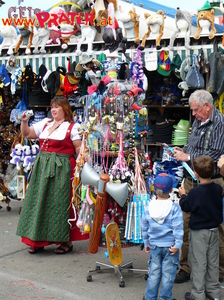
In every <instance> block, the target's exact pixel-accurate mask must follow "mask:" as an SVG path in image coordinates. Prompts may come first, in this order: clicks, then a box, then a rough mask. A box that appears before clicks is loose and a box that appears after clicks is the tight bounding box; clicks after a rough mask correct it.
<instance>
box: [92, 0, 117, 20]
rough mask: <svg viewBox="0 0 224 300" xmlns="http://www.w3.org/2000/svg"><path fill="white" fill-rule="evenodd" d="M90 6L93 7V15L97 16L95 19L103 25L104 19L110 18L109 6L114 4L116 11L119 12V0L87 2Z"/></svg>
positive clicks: (93, 0)
mask: <svg viewBox="0 0 224 300" xmlns="http://www.w3.org/2000/svg"><path fill="white" fill-rule="evenodd" d="M87 2H88V6H91V7H92V10H91V11H90V13H91V14H94V15H95V19H96V22H97V23H99V24H100V23H101V21H102V18H105V19H107V17H108V11H107V8H108V5H109V3H113V5H114V10H115V11H116V10H117V0H87Z"/></svg>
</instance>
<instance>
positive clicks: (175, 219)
mask: <svg viewBox="0 0 224 300" xmlns="http://www.w3.org/2000/svg"><path fill="white" fill-rule="evenodd" d="M158 209H159V207H158ZM141 224H142V225H141V226H142V236H143V241H144V246H145V247H150V246H157V247H171V246H172V245H174V246H175V247H176V248H178V249H180V248H181V246H182V243H183V233H184V231H183V213H182V211H181V208H180V206H179V205H178V204H176V203H173V205H172V207H171V210H170V213H169V214H168V215H167V217H166V219H165V221H164V223H163V224H159V223H157V222H156V221H155V220H153V219H152V218H151V216H150V212H149V207H148V205H146V207H145V210H144V212H143V216H142V223H141Z"/></svg>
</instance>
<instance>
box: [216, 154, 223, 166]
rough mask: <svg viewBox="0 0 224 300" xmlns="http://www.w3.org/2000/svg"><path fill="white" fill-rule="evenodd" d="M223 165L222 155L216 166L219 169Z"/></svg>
mask: <svg viewBox="0 0 224 300" xmlns="http://www.w3.org/2000/svg"><path fill="white" fill-rule="evenodd" d="M223 165H224V155H222V156H221V157H220V158H219V160H218V163H217V166H218V167H219V169H221V168H222V166H223Z"/></svg>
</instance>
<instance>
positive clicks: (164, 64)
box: [157, 50, 171, 76]
mask: <svg viewBox="0 0 224 300" xmlns="http://www.w3.org/2000/svg"><path fill="white" fill-rule="evenodd" d="M170 64H171V61H170V58H169V55H168V51H165V50H162V51H161V53H160V56H159V61H158V68H157V72H158V73H159V74H160V75H163V76H169V75H170V72H171V70H170Z"/></svg>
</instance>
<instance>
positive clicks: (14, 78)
mask: <svg viewBox="0 0 224 300" xmlns="http://www.w3.org/2000/svg"><path fill="white" fill-rule="evenodd" d="M6 70H7V71H8V72H9V73H10V74H11V85H10V89H11V93H12V95H15V92H16V89H19V88H21V82H22V73H23V72H22V69H21V67H20V66H19V65H17V63H16V57H15V56H14V55H11V56H10V57H9V60H8V62H7V65H6Z"/></svg>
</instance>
